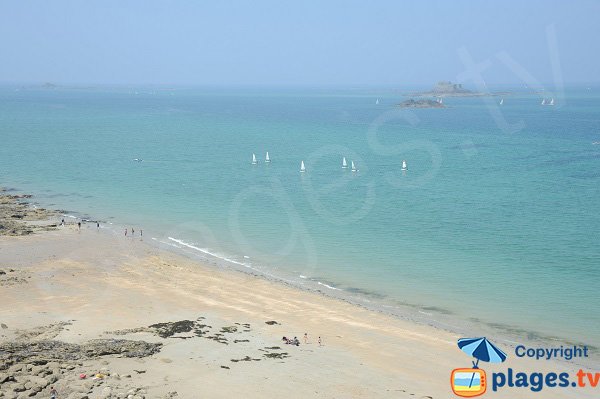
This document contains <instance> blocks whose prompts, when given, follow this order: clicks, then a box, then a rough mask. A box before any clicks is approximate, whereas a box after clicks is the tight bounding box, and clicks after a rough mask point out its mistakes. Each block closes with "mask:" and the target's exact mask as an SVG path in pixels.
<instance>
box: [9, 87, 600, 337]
mask: <svg viewBox="0 0 600 399" xmlns="http://www.w3.org/2000/svg"><path fill="white" fill-rule="evenodd" d="M136 93H137V94H136ZM376 98H380V104H379V105H376V104H375V99H376ZM401 99H402V98H401V96H400V95H399V94H398V92H397V91H395V90H375V89H369V90H367V89H353V90H351V89H347V90H342V89H325V88H321V89H311V90H309V89H303V90H300V89H296V90H292V89H289V90H259V89H239V90H234V89H222V90H220V89H176V90H163V89H157V88H150V89H148V88H135V89H126V88H116V89H108V88H106V89H77V90H76V89H71V90H67V89H57V90H41V89H40V90H34V89H25V90H15V89H14V88H10V87H4V88H1V89H0V139H1V145H0V185H4V186H8V187H14V188H16V189H18V190H21V191H27V192H31V193H34V194H35V195H36V201H38V202H39V203H41V204H43V205H46V206H53V207H58V208H61V209H65V210H66V211H69V212H70V213H74V212H79V213H80V214H87V215H92V216H91V217H94V218H100V219H102V220H104V221H106V222H107V223H106V225H107V226H110V225H109V224H108V222H110V223H113V225H112V226H114V227H115V229H117V228H118V229H121V228H122V227H123V226H134V227H137V228H138V229H139V228H143V229H144V237H145V238H146V237H147V239H148V240H150V239H151V238H154V240H153V241H154V242H156V243H162V244H161V245H172V246H175V247H178V248H180V249H181V250H184V249H185V250H187V251H188V252H197V253H198V255H199V256H204V252H202V251H207V252H210V253H212V254H215V255H217V256H219V257H221V258H227V259H229V260H233V261H235V262H237V263H234V265H237V266H240V267H241V268H246V267H247V268H250V270H252V271H254V272H256V271H260V272H262V273H265V274H268V275H274V276H277V277H279V278H282V279H285V280H287V281H291V282H293V283H295V284H298V285H305V286H308V285H310V284H314V285H316V287H317V288H319V289H321V290H323V291H324V292H329V293H334V294H335V293H340V294H341V293H343V294H346V295H351V296H355V297H357V298H361V299H362V300H364V301H370V302H371V303H380V304H383V305H385V306H386V307H387V308H394V307H397V306H399V307H401V306H404V305H408V306H409V307H411V308H414V309H418V310H421V313H422V314H423V315H428V316H431V317H433V318H436V317H438V316H439V317H442V316H443V317H451V318H452V320H453V323H454V324H460V323H462V322H463V321H464V322H465V323H466V322H468V321H470V322H473V320H480V321H481V322H483V323H488V324H491V325H492V326H495V327H496V328H498V329H500V328H505V329H513V330H514V331H519V329H523V330H526V331H529V332H531V333H535V334H541V335H550V336H558V337H560V338H564V339H565V340H570V341H577V342H586V343H590V344H593V345H596V346H600V333H599V330H600V329H599V328H598V326H600V315H599V314H598V312H596V310H595V306H596V305H597V304H598V303H599V302H600V294H599V292H600V290H599V289H598V287H599V285H600V276H599V266H600V250H599V249H598V243H599V242H598V238H599V234H598V226H600V201H599V200H598V198H599V194H600V145H594V144H593V142H596V141H600V113H599V112H600V92H599V91H597V90H578V89H571V90H567V91H566V92H565V94H564V96H563V97H561V98H560V101H558V104H557V106H555V107H542V106H540V105H539V103H540V98H539V97H538V96H534V95H525V94H523V95H513V96H507V97H505V101H504V105H503V106H502V107H497V106H496V103H497V99H489V100H484V99H473V98H472V99H447V100H446V101H445V103H446V104H447V105H449V108H447V109H416V110H405V111H399V110H398V109H396V108H394V104H396V103H398V102H399V101H401ZM486 101H489V102H486ZM498 118H502V120H505V121H506V122H507V123H508V125H509V126H512V127H513V128H506V126H507V125H505V124H503V122H502V121H501V120H500V119H498ZM266 151H269V154H270V156H271V159H272V163H270V164H266V163H264V162H263V160H264V155H265V152H266ZM252 153H256V155H257V158H258V159H259V163H258V164H257V165H251V157H252ZM342 156H346V158H347V159H348V162H350V160H354V161H355V163H356V166H357V168H358V169H359V171H358V172H356V173H352V172H351V171H350V170H344V169H342V168H341V158H342ZM134 158H141V159H143V162H134V161H132V160H133V159H134ZM403 159H406V160H407V162H408V167H409V170H408V171H407V172H404V173H403V172H402V171H401V170H400V169H401V162H402V160H403ZM301 160H304V162H305V163H306V168H307V172H306V173H303V174H302V173H300V172H299V168H300V161H301ZM192 247H195V248H196V249H194V248H192Z"/></svg>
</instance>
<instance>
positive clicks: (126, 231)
mask: <svg viewBox="0 0 600 399" xmlns="http://www.w3.org/2000/svg"><path fill="white" fill-rule="evenodd" d="M125 237H127V229H125Z"/></svg>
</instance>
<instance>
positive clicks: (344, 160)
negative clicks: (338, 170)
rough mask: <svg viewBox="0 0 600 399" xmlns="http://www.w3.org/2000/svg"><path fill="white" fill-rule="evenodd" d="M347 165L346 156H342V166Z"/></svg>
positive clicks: (344, 167) (345, 166)
mask: <svg viewBox="0 0 600 399" xmlns="http://www.w3.org/2000/svg"><path fill="white" fill-rule="evenodd" d="M347 167H348V163H347V162H346V157H342V168H343V169H346V168H347Z"/></svg>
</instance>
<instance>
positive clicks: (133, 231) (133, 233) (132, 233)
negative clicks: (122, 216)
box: [131, 227, 135, 237]
mask: <svg viewBox="0 0 600 399" xmlns="http://www.w3.org/2000/svg"><path fill="white" fill-rule="evenodd" d="M134 235H135V230H134V229H133V227H132V228H131V236H132V237H133V236H134Z"/></svg>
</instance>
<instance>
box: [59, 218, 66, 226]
mask: <svg viewBox="0 0 600 399" xmlns="http://www.w3.org/2000/svg"><path fill="white" fill-rule="evenodd" d="M60 225H61V226H64V225H65V218H62V220H61V221H60Z"/></svg>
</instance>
